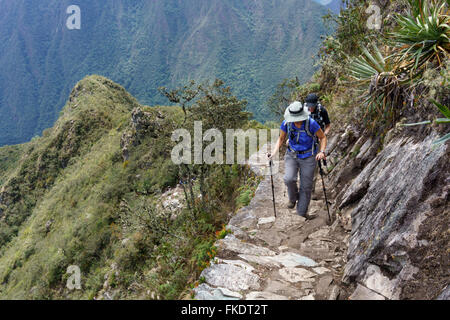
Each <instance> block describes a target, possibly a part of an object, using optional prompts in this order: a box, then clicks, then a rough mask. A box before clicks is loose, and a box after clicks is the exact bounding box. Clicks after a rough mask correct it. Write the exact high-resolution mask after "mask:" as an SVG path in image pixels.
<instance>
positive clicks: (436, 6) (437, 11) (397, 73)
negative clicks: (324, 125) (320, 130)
mask: <svg viewBox="0 0 450 320" xmlns="http://www.w3.org/2000/svg"><path fill="white" fill-rule="evenodd" d="M383 3H384V7H381V14H382V16H381V22H382V25H381V29H379V30H377V29H369V28H368V26H367V21H368V18H369V16H368V15H367V13H366V9H367V8H368V6H369V5H370V4H371V2H370V1H365V0H348V1H346V6H347V9H346V10H344V11H342V12H341V13H340V14H339V15H333V14H329V15H328V16H326V17H325V20H326V21H328V22H330V23H332V24H335V26H336V32H335V33H334V34H333V35H330V36H328V37H327V38H325V39H324V42H323V45H322V49H321V50H320V57H321V61H320V65H321V70H320V72H318V73H316V74H315V75H314V77H313V78H312V79H311V80H310V83H309V85H311V86H313V85H316V84H318V86H319V87H318V88H319V90H318V93H319V95H320V96H321V100H322V103H323V104H325V105H326V106H327V108H328V110H329V113H330V116H331V120H332V122H333V121H334V120H335V119H336V118H335V117H336V115H339V118H338V119H339V122H342V123H354V124H355V125H357V126H359V127H360V128H361V129H362V130H366V129H369V131H370V133H371V134H373V135H378V136H381V137H382V138H383V137H384V135H385V134H386V133H387V132H388V131H389V130H390V129H392V128H393V127H394V126H395V124H396V123H398V122H400V121H402V122H403V123H405V121H406V122H417V120H418V119H420V118H426V117H428V114H430V113H431V114H432V115H433V116H432V117H433V118H438V116H434V114H435V113H436V108H435V106H434V105H435V103H434V104H433V103H429V101H435V102H436V103H437V104H438V105H441V106H444V105H448V103H449V101H448V97H449V96H450V92H449V86H448V81H449V78H450V74H449V66H448V65H449V63H448V62H449V53H450V46H449V44H450V42H449V39H450V28H449V19H450V18H449V15H448V10H449V7H448V1H443V0H433V1H422V0H401V1H395V2H392V1H391V2H383ZM376 4H377V5H378V6H383V4H382V3H381V2H377V3H376ZM305 86H308V84H305V85H303V86H302V87H303V88H304V87H305ZM303 88H300V87H299V88H296V89H295V90H294V91H293V92H291V99H293V98H295V97H297V96H302V94H303ZM440 109H441V112H442V108H440ZM402 118H405V120H402ZM428 118H429V117H428ZM446 121H447V119H441V118H438V120H437V121H435V122H434V123H436V124H440V123H446ZM439 130H445V129H443V128H441V129H439ZM445 137H446V136H445V132H444V137H443V138H445ZM440 142H442V140H440Z"/></svg>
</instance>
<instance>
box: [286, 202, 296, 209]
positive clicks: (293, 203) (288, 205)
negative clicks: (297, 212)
mask: <svg viewBox="0 0 450 320" xmlns="http://www.w3.org/2000/svg"><path fill="white" fill-rule="evenodd" d="M287 207H288V209H294V207H295V202H291V201H289V202H288V204H287Z"/></svg>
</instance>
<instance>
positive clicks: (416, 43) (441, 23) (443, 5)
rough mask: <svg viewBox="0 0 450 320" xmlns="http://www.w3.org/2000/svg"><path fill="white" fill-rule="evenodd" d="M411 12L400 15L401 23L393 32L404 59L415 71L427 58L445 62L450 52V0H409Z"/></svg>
mask: <svg viewBox="0 0 450 320" xmlns="http://www.w3.org/2000/svg"><path fill="white" fill-rule="evenodd" d="M408 2H409V3H410V6H411V12H410V14H409V15H405V16H403V15H400V14H397V15H396V22H397V25H398V27H397V28H396V29H395V30H394V31H393V32H392V33H391V34H390V38H391V39H392V44H393V47H394V48H395V51H396V54H397V56H398V57H399V60H400V61H404V62H406V65H405V66H404V67H405V69H406V70H407V71H409V72H410V73H411V74H412V73H415V72H417V71H420V69H421V68H422V67H424V66H426V63H427V62H431V63H437V64H438V65H439V66H441V65H442V61H443V60H444V59H445V57H446V56H448V54H449V53H450V16H449V8H448V2H449V1H448V0H447V1H443V0H408Z"/></svg>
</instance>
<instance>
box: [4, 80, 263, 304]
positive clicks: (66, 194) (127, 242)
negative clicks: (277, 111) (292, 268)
mask: <svg viewBox="0 0 450 320" xmlns="http://www.w3.org/2000/svg"><path fill="white" fill-rule="evenodd" d="M202 90H203V91H202V92H199V93H198V95H197V96H196V100H195V103H194V104H193V105H192V106H191V107H190V108H188V109H187V110H186V114H187V117H186V118H185V114H184V112H183V110H182V109H181V108H179V107H152V108H150V107H144V106H141V105H139V104H138V103H137V102H136V100H135V99H134V98H133V97H132V96H131V95H129V94H128V93H127V92H126V91H125V90H124V89H123V88H122V87H121V86H119V85H117V84H116V83H114V82H112V81H110V80H108V79H106V78H103V77H100V76H90V77H87V78H85V79H83V80H82V81H80V82H79V83H78V84H77V85H76V86H75V88H74V89H73V90H72V93H71V95H70V98H69V101H68V102H67V105H66V106H65V108H64V110H63V111H62V113H61V116H60V118H59V120H58V121H57V122H56V124H55V126H54V127H53V128H51V129H49V130H47V131H46V132H45V134H44V135H43V136H42V137H39V138H36V139H34V140H33V141H32V142H30V143H28V144H27V145H23V146H17V147H4V148H0V155H1V157H6V159H8V161H6V162H2V167H1V169H0V170H1V172H2V176H3V173H5V175H7V176H8V179H6V180H4V181H3V182H2V183H1V184H0V190H1V193H0V208H1V210H2V211H1V212H2V217H3V218H4V219H2V220H1V224H0V234H1V247H0V297H1V298H5V299H6V298H7V299H11V298H14V299H94V298H96V299H99V298H105V297H110V298H113V299H142V298H147V299H158V298H159V299H178V298H182V297H184V296H187V295H189V288H191V287H192V286H193V285H194V284H195V282H196V280H197V279H198V277H199V275H200V272H201V271H202V269H203V268H204V267H206V266H207V265H208V263H209V261H210V260H211V259H212V258H213V257H214V256H215V248H214V247H213V244H214V241H215V240H216V239H218V238H220V237H223V236H225V235H226V233H227V232H228V231H226V230H224V227H223V226H224V225H225V224H226V223H227V219H228V218H229V214H230V213H232V212H234V211H235V210H237V209H238V208H239V206H240V203H239V201H237V199H238V197H239V196H240V194H241V191H239V190H238V189H239V187H240V186H242V185H244V186H248V187H249V188H254V186H255V185H256V184H257V180H256V179H255V177H254V175H253V174H252V173H251V171H250V170H249V168H248V167H246V166H240V165H224V166H216V165H211V166H206V165H205V166H203V165H192V166H176V165H174V164H173V163H172V161H170V152H171V149H172V148H173V146H174V144H175V143H174V142H173V141H172V140H171V134H172V132H173V130H174V129H176V128H181V127H183V128H185V127H186V128H192V126H193V121H194V120H195V119H198V117H200V115H201V114H203V115H204V119H205V123H207V124H208V125H210V126H219V127H220V125H225V124H226V125H230V126H232V127H233V126H235V127H239V126H240V127H246V126H256V125H257V124H256V123H254V122H249V121H248V117H249V114H248V113H246V112H244V109H245V106H246V103H245V101H241V100H239V99H237V98H236V97H235V96H233V95H232V94H231V91H230V89H229V88H226V87H224V85H223V82H221V81H219V80H218V81H215V82H214V83H213V84H211V85H208V84H204V85H202ZM193 102H194V101H193ZM213 111H214V112H213ZM216 113H218V114H219V115H220V118H219V119H218V120H216V119H215V118H214V117H211V118H208V114H213V115H214V114H216ZM227 117H228V118H227ZM130 119H131V120H130ZM185 119H186V120H185ZM227 119H228V120H227ZM217 121H220V122H219V123H218V122H217ZM223 121H225V122H223ZM226 121H228V122H226ZM259 126H260V125H259ZM10 155H11V156H10ZM188 177H189V179H188ZM180 181H182V182H183V184H182V186H183V187H184V188H185V191H184V194H185V195H186V197H184V198H183V201H185V203H187V204H188V205H183V206H182V208H180V209H179V210H178V211H176V212H174V211H171V210H169V209H167V208H166V207H164V205H163V203H162V200H164V199H163V197H162V193H163V192H165V191H167V190H168V189H169V188H173V187H175V186H176V185H177V184H178V182H180ZM71 265H77V266H79V267H80V269H81V273H82V278H81V281H82V290H74V291H70V290H69V289H68V288H66V281H67V279H68V277H69V275H68V274H67V273H66V270H67V268H68V266H71Z"/></svg>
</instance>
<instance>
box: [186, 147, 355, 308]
mask: <svg viewBox="0 0 450 320" xmlns="http://www.w3.org/2000/svg"><path fill="white" fill-rule="evenodd" d="M267 148H268V146H264V147H263V148H261V150H260V151H259V152H258V153H257V154H254V155H252V157H250V159H249V165H250V166H251V168H252V170H253V171H254V172H255V173H257V174H259V175H262V176H264V180H263V181H262V182H261V183H260V185H259V187H258V189H257V191H256V194H255V197H254V198H253V199H252V201H251V203H250V204H249V205H248V206H247V207H244V208H242V209H240V210H239V211H238V212H237V213H236V214H235V215H234V216H233V217H232V218H231V220H230V222H229V224H228V226H227V228H228V229H229V230H231V231H232V233H231V234H228V235H227V236H226V237H225V238H224V239H221V240H218V241H217V242H216V244H215V246H216V247H217V249H218V250H217V256H216V257H215V258H214V260H213V261H211V264H210V266H209V267H208V268H207V269H205V270H203V272H202V273H201V276H200V280H201V282H202V283H201V284H200V285H199V286H198V287H197V288H195V289H194V292H195V299H197V300H315V299H321V300H326V299H331V300H335V299H337V298H338V296H339V292H340V286H339V285H340V279H341V278H342V272H343V268H344V266H345V262H346V261H345V253H346V249H347V245H348V238H349V235H348V234H346V233H345V232H344V231H343V230H342V229H341V228H338V223H337V222H335V223H334V224H333V225H332V226H328V225H327V223H326V221H327V211H326V206H325V203H324V200H323V195H321V197H320V196H319V200H316V201H314V200H312V201H311V204H310V208H309V213H310V214H311V215H312V216H315V219H313V220H308V221H307V220H305V219H304V218H303V217H300V216H298V215H297V214H296V211H295V209H292V210H290V209H287V208H286V203H287V193H286V190H285V185H284V182H283V171H284V162H283V161H277V162H275V163H274V176H273V180H274V185H275V197H276V209H277V217H276V218H275V216H274V211H273V202H272V189H271V181H270V175H269V174H268V172H269V171H268V170H269V169H268V165H267V161H266V158H265V152H266V150H268V149H267ZM277 168H279V170H277ZM317 183H318V185H317V187H316V192H321V191H322V185H321V184H322V182H321V179H320V178H319V179H317ZM319 184H320V185H319Z"/></svg>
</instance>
